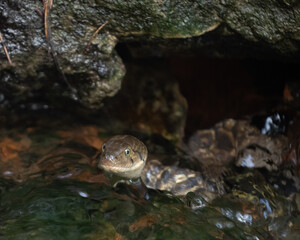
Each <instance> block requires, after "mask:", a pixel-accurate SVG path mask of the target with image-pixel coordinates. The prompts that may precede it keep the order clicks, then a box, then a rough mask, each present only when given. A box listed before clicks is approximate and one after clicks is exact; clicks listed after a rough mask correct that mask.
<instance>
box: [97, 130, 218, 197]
mask: <svg viewBox="0 0 300 240" xmlns="http://www.w3.org/2000/svg"><path fill="white" fill-rule="evenodd" d="M147 155H148V152H147V147H146V146H145V145H144V143H143V142H141V141H140V140H139V139H137V138H135V137H133V136H129V135H117V136H114V137H112V138H110V139H109V140H107V141H106V142H105V143H104V144H103V147H102V154H101V157H100V161H99V164H98V167H99V168H100V169H103V170H104V171H105V172H108V173H113V174H115V175H118V176H120V177H123V178H127V179H131V178H139V177H141V179H142V181H143V182H144V184H145V185H146V186H147V187H148V188H152V189H159V190H163V191H168V192H171V193H172V194H174V195H177V196H185V195H186V194H187V193H188V192H194V193H196V194H199V195H201V196H202V197H203V198H204V199H205V200H207V201H209V200H211V199H213V198H215V196H216V195H219V194H222V193H224V188H223V184H222V183H221V182H220V180H216V179H207V178H206V177H205V176H203V175H202V174H201V173H200V172H195V171H192V170H189V169H183V168H179V167H176V166H163V165H162V164H161V163H160V162H159V161H158V160H148V162H147V164H146V160H147Z"/></svg>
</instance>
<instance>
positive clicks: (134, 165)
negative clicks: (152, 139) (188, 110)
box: [98, 135, 148, 179]
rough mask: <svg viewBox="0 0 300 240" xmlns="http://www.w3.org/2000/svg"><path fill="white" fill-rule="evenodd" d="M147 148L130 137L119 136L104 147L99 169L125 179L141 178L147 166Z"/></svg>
mask: <svg viewBox="0 0 300 240" xmlns="http://www.w3.org/2000/svg"><path fill="white" fill-rule="evenodd" d="M147 156H148V151H147V147H146V146H145V145H144V143H142V142H141V141H140V140H138V139H137V138H135V137H133V136H129V135H117V136H114V137H112V138H110V139H108V140H107V141H106V142H105V143H104V144H103V146H102V153H101V156H100V161H99V163H98V167H99V168H100V169H103V170H104V171H105V172H108V173H113V174H115V175H117V176H120V177H124V178H129V179H130V178H139V177H140V176H141V172H142V170H143V168H144V166H145V164H146V160H147Z"/></svg>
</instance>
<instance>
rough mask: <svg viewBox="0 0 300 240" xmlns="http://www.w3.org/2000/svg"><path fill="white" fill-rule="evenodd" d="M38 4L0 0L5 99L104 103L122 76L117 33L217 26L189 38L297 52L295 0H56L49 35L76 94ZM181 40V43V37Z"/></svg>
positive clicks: (138, 35)
mask: <svg viewBox="0 0 300 240" xmlns="http://www.w3.org/2000/svg"><path fill="white" fill-rule="evenodd" d="M36 8H38V9H41V10H42V3H41V1H36V0H28V1H20V0H10V1H7V0H4V1H1V2H0V31H1V33H2V35H3V37H4V39H5V43H6V46H7V48H8V51H9V53H10V56H11V58H12V61H13V65H12V66H10V65H9V64H8V63H7V60H6V57H5V55H4V51H3V49H2V48H1V49H0V63H1V65H0V74H1V75H0V87H1V90H2V92H1V93H0V100H1V99H4V100H2V103H3V101H5V100H7V101H16V100H19V99H21V100H22V99H26V98H28V97H30V98H34V97H36V98H46V99H52V100H53V99H54V102H55V101H56V100H55V99H56V98H57V97H59V99H60V102H59V104H60V103H61V99H62V100H63V99H71V100H75V101H79V102H81V103H83V104H84V105H85V106H87V107H89V108H93V107H96V108H97V107H99V106H101V102H102V100H103V99H104V98H105V97H108V96H113V95H115V94H116V93H117V92H118V90H119V89H120V87H121V80H122V78H123V76H124V74H125V69H124V66H123V64H122V61H121V59H120V58H119V57H118V55H117V54H116V52H115V50H114V47H115V45H116V43H117V42H118V39H119V41H123V42H128V41H132V40H133V41H138V42H143V41H145V40H147V41H150V42H151V41H152V42H153V41H154V42H155V41H157V40H159V41H160V43H161V44H162V45H164V41H166V39H168V41H169V40H170V39H174V38H176V39H182V38H190V37H193V38H194V39H195V38H196V39H197V38H198V37H201V36H206V35H207V34H208V32H211V31H213V30H214V31H213V32H217V34H216V35H212V38H200V39H199V40H196V41H195V42H194V43H193V44H194V45H200V46H207V44H208V45H210V47H211V48H210V49H214V45H215V43H217V42H218V41H219V40H220V41H222V39H224V38H226V39H229V40H228V42H230V39H234V41H235V42H236V45H238V44H239V39H240V40H241V41H243V44H245V43H246V44H247V42H249V44H250V43H251V44H257V45H258V46H261V47H262V48H264V47H266V48H270V49H273V50H274V51H276V52H279V53H280V54H282V56H299V42H300V41H299V40H300V4H299V2H298V1H295V0H267V1H263V2H262V1H258V0H254V1H247V0H241V1H240V0H239V1H234V0H223V1H216V0H214V1H204V0H194V1H192V0H191V1H182V0H165V1H163V0H143V1H141V0H126V1H125V0H124V1H123V0H121V1H115V0H88V1H83V0H74V1H71V0H64V1H63V0H54V5H53V8H52V9H51V12H50V15H51V19H50V23H51V27H52V40H53V43H54V48H55V52H56V54H57V59H58V62H59V64H60V65H61V68H62V70H63V72H64V73H65V75H66V77H67V79H68V81H69V83H70V84H71V85H72V87H74V88H75V89H76V90H77V92H73V91H70V89H68V88H67V86H66V84H65V83H64V82H63V80H62V76H61V74H60V73H59V71H57V69H56V67H55V65H54V63H53V60H52V58H51V57H49V56H48V51H47V45H46V42H45V35H44V25H43V17H41V16H39V15H38V14H37V12H36V10H35V9H36ZM104 22H108V23H107V25H106V26H105V28H104V29H102V30H101V31H100V33H99V34H98V35H97V36H96V38H95V39H94V40H93V41H92V45H91V47H90V49H89V51H88V52H85V51H84V48H85V46H86V45H87V43H88V41H89V39H90V37H91V36H92V34H93V33H94V32H95V31H96V29H97V28H98V27H99V26H100V25H101V24H103V23H104ZM219 26H220V27H221V29H222V31H220V30H218V29H220V27H219ZM203 42H206V43H207V44H204V43H203ZM165 44H169V42H165ZM179 44H180V43H179ZM182 44H183V47H185V44H186V42H182ZM187 46H188V47H189V45H187ZM178 47H179V48H180V47H181V46H178ZM225 48H226V46H225ZM232 51H233V52H234V49H232ZM229 52H230V50H229ZM249 52H251V49H249ZM61 97H62V98H61Z"/></svg>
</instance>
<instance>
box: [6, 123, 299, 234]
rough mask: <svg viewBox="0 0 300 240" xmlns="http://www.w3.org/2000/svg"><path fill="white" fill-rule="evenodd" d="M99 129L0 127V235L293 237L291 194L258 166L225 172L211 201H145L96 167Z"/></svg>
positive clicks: (157, 195)
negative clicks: (221, 189) (222, 188)
mask: <svg viewBox="0 0 300 240" xmlns="http://www.w3.org/2000/svg"><path fill="white" fill-rule="evenodd" d="M103 134H104V133H103V131H102V130H101V129H99V128H97V127H95V126H79V127H77V128H74V127H72V130H66V129H64V130H62V129H53V128H49V129H47V130H45V129H43V130H41V129H38V128H28V129H25V130H24V129H22V130H17V129H15V130H5V131H4V130H3V131H2V132H1V134H0V149H1V153H0V157H1V159H0V160H1V161H0V174H1V177H0V213H1V214H0V239H180V238H184V239H274V238H275V239H276V238H277V239H283V238H286V239H297V234H300V230H299V229H300V217H299V214H298V213H299V205H300V196H299V193H296V192H294V193H293V194H289V197H286V196H284V194H283V193H284V191H281V190H280V189H278V188H277V189H275V188H274V186H272V185H271V184H269V183H268V182H267V181H266V180H265V179H266V178H265V177H264V175H263V174H262V173H260V172H259V171H250V172H247V171H245V172H239V173H235V174H233V175H230V176H228V177H227V179H226V182H227V184H228V186H230V189H229V191H228V193H227V194H225V195H224V196H222V197H219V198H217V199H215V200H214V201H213V202H211V203H205V200H204V199H201V198H200V197H197V196H196V195H195V194H193V193H189V194H188V195H187V196H186V197H185V198H183V199H179V198H177V197H175V196H171V195H170V194H167V193H163V192H158V191H155V190H151V191H150V192H149V199H147V200H146V199H144V198H143V197H142V196H141V194H140V193H139V190H138V189H137V188H135V187H134V186H130V185H126V184H119V185H117V187H115V188H112V187H111V186H110V185H109V184H108V183H107V180H106V178H105V177H104V175H103V174H102V173H101V172H99V171H98V170H97V168H96V161H97V160H96V159H97V158H96V156H97V155H98V154H99V149H100V148H101V146H102V143H103V141H104V140H105V139H104V138H102V137H100V136H101V135H103ZM104 135H105V134H104ZM279 188H280V187H279ZM295 196H296V197H295ZM298 236H299V235H298Z"/></svg>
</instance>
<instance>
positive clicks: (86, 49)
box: [85, 22, 108, 51]
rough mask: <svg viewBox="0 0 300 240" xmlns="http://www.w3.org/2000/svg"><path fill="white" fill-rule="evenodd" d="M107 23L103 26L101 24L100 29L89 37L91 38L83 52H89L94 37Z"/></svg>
mask: <svg viewBox="0 0 300 240" xmlns="http://www.w3.org/2000/svg"><path fill="white" fill-rule="evenodd" d="M107 23H108V22H105V23H103V24H102V25H101V26H100V27H98V29H97V30H96V31H95V32H94V33H93V35H92V36H91V38H90V40H89V42H88V44H87V45H86V47H85V51H88V50H89V48H90V45H91V43H92V41H93V39H94V38H95V37H96V35H97V34H98V32H99V31H100V30H101V29H102V28H103V27H104V26H105V25H106V24H107Z"/></svg>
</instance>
